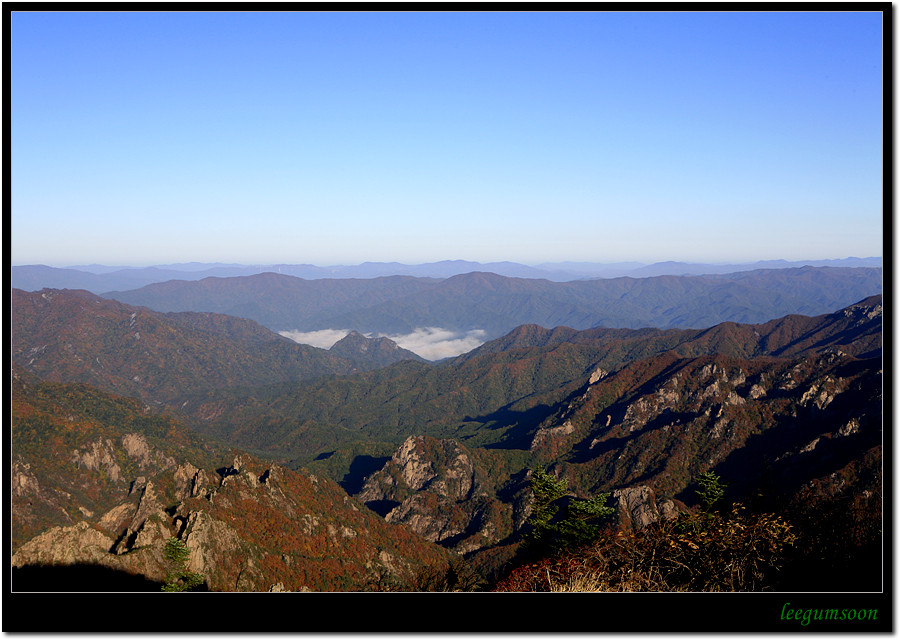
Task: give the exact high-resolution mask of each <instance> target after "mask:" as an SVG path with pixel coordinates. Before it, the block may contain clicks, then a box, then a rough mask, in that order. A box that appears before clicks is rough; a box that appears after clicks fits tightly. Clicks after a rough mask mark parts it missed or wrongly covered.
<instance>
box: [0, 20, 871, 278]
mask: <svg viewBox="0 0 900 640" xmlns="http://www.w3.org/2000/svg"><path fill="white" fill-rule="evenodd" d="M10 29H11V38H10V54H11V55H10V68H11V74H10V78H11V82H10V105H11V110H10V118H11V131H10V136H9V144H10V148H11V150H12V154H11V158H12V164H11V183H10V187H11V188H10V194H11V233H12V237H11V243H10V246H11V251H10V260H11V262H12V263H13V264H18V265H31V264H47V265H53V266H71V265H91V264H110V265H117V264H127V265H132V266H138V265H144V266H153V265H159V264H172V263H179V262H190V261H197V262H210V263H214V262H226V263H238V264H250V265H253V264H313V265H327V266H330V265H355V264H361V263H364V262H390V261H397V262H401V263H403V264H422V263H429V262H435V261H439V260H442V259H450V258H452V259H460V260H468V261H477V262H482V263H489V262H497V261H511V262H517V263H521V264H542V263H547V262H563V261H571V262H595V263H617V262H623V261H636V262H641V263H643V264H652V263H655V262H664V261H679V262H691V263H708V264H721V263H735V264H740V263H748V262H756V261H759V260H773V259H783V260H788V261H793V260H811V259H814V258H811V256H824V257H823V258H815V259H839V258H841V257H845V256H861V257H862V256H880V255H882V253H883V226H884V216H883V182H884V176H883V152H884V117H885V113H884V88H883V73H884V72H883V55H884V54H883V52H884V42H883V31H884V16H883V14H882V12H880V11H865V10H860V11H848V10H840V11H838V10H835V11H829V10H827V8H826V9H823V8H822V7H816V8H815V10H810V11H803V10H800V11H798V10H796V8H792V10H790V11H787V10H786V11H772V10H765V11H752V10H751V11H697V12H682V11H675V12H668V11H649V12H646V11H624V12H621V11H616V12H605V11H560V12H554V11H549V12H548V11H540V12H530V11H517V12H503V11H497V12H466V11H462V12H456V11H451V12H440V11H439V12H416V11H397V12H368V11H366V12H352V11H351V12H338V11H334V12H331V11H318V12H303V11H249V12H237V11H227V10H226V11H209V12H206V11H196V12H166V11H16V10H12V11H11V16H10Z"/></svg>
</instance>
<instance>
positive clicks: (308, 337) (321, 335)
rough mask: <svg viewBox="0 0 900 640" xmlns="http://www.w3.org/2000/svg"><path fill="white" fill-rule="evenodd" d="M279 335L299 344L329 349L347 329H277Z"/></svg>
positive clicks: (348, 331)
mask: <svg viewBox="0 0 900 640" xmlns="http://www.w3.org/2000/svg"><path fill="white" fill-rule="evenodd" d="M278 333H279V334H280V335H283V336H284V337H285V338H290V339H291V340H293V341H294V342H299V343H300V344H308V345H311V346H313V347H319V348H320V349H330V348H331V347H333V346H334V343H335V342H337V341H338V340H340V339H341V338H344V337H346V336H347V334H348V333H350V330H349V329H321V330H320V331H279V332H278Z"/></svg>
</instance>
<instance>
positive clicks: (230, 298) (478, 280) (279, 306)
mask: <svg viewBox="0 0 900 640" xmlns="http://www.w3.org/2000/svg"><path fill="white" fill-rule="evenodd" d="M882 280H883V270H882V269H880V268H870V267H853V268H851V267H800V268H786V269H759V270H754V271H741V272H736V273H730V274H719V275H707V276H653V277H647V278H628V277H622V278H612V279H596V280H574V281H570V282H553V281H551V280H547V279H530V278H510V277H506V276H501V275H497V274H494V273H489V272H471V273H466V274H461V275H456V276H452V277H450V278H445V279H434V278H414V277H411V276H387V277H379V278H372V279H320V280H304V279H301V278H296V277H293V276H286V275H279V274H274V273H265V274H257V275H253V276H242V277H237V278H205V279H203V280H199V281H170V282H165V283H157V284H153V285H148V286H146V287H143V288H141V289H136V290H133V291H122V292H111V293H107V294H105V295H104V297H108V298H113V299H116V300H119V301H121V302H125V303H127V304H132V305H140V306H146V307H149V308H151V309H155V310H156V311H160V312H173V311H205V312H215V313H224V314H228V315H234V316H239V317H244V318H250V319H253V320H256V321H257V322H259V323H260V324H262V325H264V326H266V327H268V328H269V329H271V330H273V331H317V330H324V329H347V330H349V329H354V330H356V331H359V332H361V333H365V334H370V335H371V334H376V335H388V336H396V335H404V334H408V333H411V332H414V331H416V330H417V329H420V328H423V327H440V328H442V329H447V330H451V331H462V332H465V331H472V330H480V331H484V332H485V335H486V337H487V339H492V338H497V337H500V336H502V335H505V334H506V333H508V332H509V331H511V330H512V329H513V328H515V327H517V326H520V325H523V324H537V325H540V326H542V327H546V328H553V327H558V326H567V327H571V328H574V329H589V328H592V327H598V326H603V327H622V328H630V329H637V328H641V327H658V328H704V327H710V326H713V325H715V324H718V323H721V322H726V321H732V322H742V323H759V322H766V321H768V320H770V319H772V318H777V317H780V316H784V315H788V314H791V313H799V314H804V315H818V314H821V313H827V312H829V311H831V310H833V309H837V308H841V307H844V306H846V305H849V304H852V303H854V302H856V301H858V300H860V299H862V298H865V297H867V296H870V295H876V294H879V293H881V291H882V289H883V282H882Z"/></svg>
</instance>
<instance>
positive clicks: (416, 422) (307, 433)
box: [10, 267, 884, 591]
mask: <svg viewBox="0 0 900 640" xmlns="http://www.w3.org/2000/svg"><path fill="white" fill-rule="evenodd" d="M881 289H882V270H881V269H880V268H869V267H852V268H851V267H844V268H835V267H802V268H784V269H766V270H749V271H741V272H733V273H728V274H719V275H705V276H659V277H656V276H654V277H646V278H613V279H607V280H585V281H568V282H553V281H550V280H546V279H543V280H536V279H527V278H514V277H506V276H501V275H497V274H491V273H481V272H475V273H466V274H462V275H455V276H451V277H447V278H420V277H415V276H402V275H393V276H387V277H375V278H371V279H365V280H363V279H354V278H344V279H339V278H324V279H318V280H306V279H301V278H298V277H295V276H291V275H284V274H277V273H264V274H256V275H249V276H237V277H222V278H218V277H216V278H204V279H200V280H192V281H187V280H185V281H173V282H167V283H158V284H153V285H149V286H147V287H144V288H141V289H137V290H134V291H130V292H121V293H115V294H107V295H105V296H99V295H95V294H94V293H90V292H88V291H84V290H58V289H42V290H38V291H24V290H20V289H13V290H12V291H11V305H10V309H11V321H12V322H11V335H10V338H11V339H10V346H11V354H10V355H11V361H12V364H11V366H12V416H13V421H12V424H13V426H12V454H11V464H12V476H11V477H12V483H11V486H12V495H13V512H12V525H13V526H12V532H13V566H14V567H15V572H14V575H13V580H14V585H15V584H16V582H17V581H18V584H20V585H28V586H33V585H38V586H40V585H41V584H47V583H48V582H50V583H52V584H60V582H59V581H60V580H64V576H63V573H65V571H63V572H62V573H60V571H61V570H62V568H63V567H68V568H69V569H68V570H70V571H72V572H74V573H71V574H70V575H72V576H75V577H74V578H71V579H70V581H69V582H66V583H65V584H67V585H70V586H71V585H72V584H75V585H76V586H75V587H71V588H76V587H77V583H78V581H79V580H83V579H84V576H85V575H88V573H90V571H91V570H99V569H102V570H103V571H104V572H106V573H102V574H96V572H95V574H94V575H95V576H99V577H96V579H97V580H99V581H100V582H101V583H102V582H103V581H104V580H106V581H109V580H113V581H117V582H116V583H117V584H118V583H120V582H121V584H125V581H126V580H130V579H134V578H141V579H144V580H145V581H146V583H145V584H142V586H141V587H140V588H148V589H157V590H158V589H159V587H160V585H161V583H163V582H164V581H165V580H166V579H167V568H166V555H165V548H166V544H167V543H168V541H169V540H171V539H173V538H174V539H176V540H180V541H181V542H182V543H184V544H185V545H186V546H187V549H188V551H189V552H190V557H191V560H190V563H191V565H190V567H191V569H192V570H193V571H195V572H197V573H200V574H202V575H203V576H204V579H205V582H204V585H205V588H208V589H211V590H257V591H269V590H397V589H400V590H403V589H406V590H409V589H413V590H432V589H438V590H440V589H453V588H457V589H471V588H484V586H485V585H490V584H492V583H494V582H495V581H496V580H498V579H500V578H501V577H502V576H503V575H504V574H505V572H507V571H508V570H509V568H510V567H511V566H513V565H514V564H515V563H516V562H517V561H518V559H519V558H521V557H522V555H521V554H522V553H523V546H522V545H523V532H527V530H528V526H529V518H530V515H531V514H532V513H533V509H534V504H535V503H534V500H535V497H534V494H533V491H532V489H531V485H530V481H531V479H532V478H533V477H534V475H533V474H534V470H535V469H538V468H541V469H546V470H547V471H548V472H549V473H551V474H552V475H553V477H556V478H559V479H561V480H564V481H565V483H566V485H567V487H568V492H569V495H568V498H566V499H568V500H580V499H587V498H589V497H590V496H593V495H597V494H600V493H608V494H609V496H610V504H611V506H613V507H614V510H615V526H616V527H619V528H620V529H621V531H623V532H628V531H632V532H634V531H638V530H640V529H642V528H644V527H650V526H652V525H653V523H655V522H662V521H664V520H667V519H672V518H678V517H679V514H683V513H691V512H693V511H696V509H697V508H698V499H697V487H698V484H697V479H698V477H700V476H701V474H704V473H707V472H715V473H717V474H718V475H720V476H721V477H722V478H723V479H724V480H725V481H726V483H727V497H728V499H729V500H731V501H735V502H743V503H745V504H747V505H748V506H749V507H750V508H753V509H767V510H771V511H777V512H784V513H787V514H789V515H790V516H791V517H793V518H795V520H794V521H795V522H796V523H797V527H798V530H800V531H801V533H802V535H804V536H807V537H806V538H803V544H802V545H800V546H802V547H803V548H805V549H806V550H807V551H806V552H804V554H801V555H800V556H798V557H797V558H795V563H794V564H792V565H790V567H789V568H787V569H785V572H784V582H783V583H782V584H783V585H784V586H788V585H789V586H791V587H793V588H797V587H798V585H799V587H800V589H801V590H816V589H818V588H820V587H821V588H835V585H836V584H837V582H836V581H838V582H839V581H841V580H843V584H845V585H851V586H852V588H853V589H854V590H871V589H873V588H875V589H877V588H879V585H880V580H881V578H882V575H883V574H882V572H881V567H880V566H877V564H876V566H873V565H872V561H873V558H875V559H877V558H878V557H880V556H879V555H878V554H877V553H876V551H875V550H877V549H880V540H881V537H880V536H881V530H880V529H879V528H878V526H877V524H876V521H878V520H879V518H880V513H881V494H882V491H883V479H882V470H881V469H882V460H883V451H882V448H883V440H884V434H883V425H882V420H883V409H882V404H883V379H882V378H883V368H882V367H883V356H882V350H883V315H884V308H883V305H884V300H883V297H882V295H881ZM848 299H849V301H848ZM838 301H840V302H838ZM829 305H830V306H829ZM823 307H825V310H821V309H822V308H823ZM820 310H821V311H820ZM423 326H442V327H446V328H449V329H455V330H465V329H467V328H468V329H472V328H479V329H482V330H484V331H485V332H486V338H485V339H486V341H485V342H484V344H482V345H481V346H479V347H477V348H475V349H473V350H471V351H469V352H467V353H464V354H461V355H459V356H456V357H452V358H447V359H444V360H441V361H438V362H429V361H426V360H424V359H422V358H421V357H419V356H417V355H416V354H415V353H412V352H411V351H408V350H404V349H402V348H401V347H399V346H398V345H397V344H396V342H394V341H392V340H390V339H388V338H385V337H376V338H367V337H366V336H365V335H363V334H364V333H369V334H376V333H379V332H381V333H387V334H389V335H390V334H392V333H393V332H402V331H404V330H406V329H409V328H417V327H423ZM324 328H345V329H347V330H348V333H347V335H346V336H345V337H344V338H343V339H341V340H340V341H338V342H337V343H336V344H334V346H333V347H331V348H330V349H321V348H316V347H312V346H309V345H301V344H297V343H295V342H293V341H291V340H288V339H286V338H285V337H283V336H281V335H279V334H278V333H277V332H278V331H281V330H285V329H303V330H314V329H324ZM353 329H355V331H353ZM829 532H834V535H832V534H831V533H829ZM829 536H830V537H829ZM851 543H852V544H851ZM818 549H821V550H823V551H821V553H825V554H827V555H826V556H825V560H824V561H825V562H827V563H829V566H831V567H833V568H835V573H834V575H833V576H827V575H825V576H823V575H821V574H820V573H819V572H818V570H814V569H813V568H814V567H817V566H821V565H822V562H823V558H822V556H821V555H820V556H816V555H815V554H816V553H819V551H817V550H818ZM48 571H49V572H50V573H47V572H48ZM54 571H55V572H56V573H54ZM86 572H87V573H86ZM804 576H807V577H804ZM129 584H132V585H133V584H135V583H133V582H132V583H129ZM91 585H92V586H96V584H95V583H91Z"/></svg>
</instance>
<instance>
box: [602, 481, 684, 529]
mask: <svg viewBox="0 0 900 640" xmlns="http://www.w3.org/2000/svg"><path fill="white" fill-rule="evenodd" d="M612 499H613V502H614V503H615V506H616V514H617V517H618V522H619V526H620V527H622V528H624V529H634V530H638V529H642V528H644V527H646V526H647V525H648V524H652V523H654V522H657V521H659V520H674V519H675V518H677V517H678V514H679V513H683V512H686V511H687V507H686V506H685V505H684V503H682V502H679V501H676V500H673V499H671V498H659V497H657V495H656V492H655V491H653V489H651V488H650V487H648V486H646V485H641V486H636V487H627V488H624V489H616V490H614V491H613V492H612Z"/></svg>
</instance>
